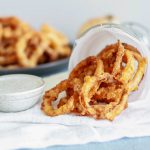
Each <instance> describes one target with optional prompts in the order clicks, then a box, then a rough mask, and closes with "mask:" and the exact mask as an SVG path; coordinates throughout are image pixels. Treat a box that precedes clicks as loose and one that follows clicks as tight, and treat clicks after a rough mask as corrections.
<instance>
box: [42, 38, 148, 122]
mask: <svg viewBox="0 0 150 150" xmlns="http://www.w3.org/2000/svg"><path fill="white" fill-rule="evenodd" d="M146 66H147V59H146V58H144V57H142V55H141V54H140V52H139V51H138V50H137V49H136V48H134V47H133V46H131V45H128V44H126V43H121V42H120V41H119V40H118V42H117V43H115V44H112V45H108V46H106V47H105V48H104V49H103V50H102V51H101V52H100V53H99V54H98V55H97V56H90V57H87V58H85V59H84V60H82V61H81V62H80V63H79V64H77V65H76V66H75V68H74V69H73V70H72V71H71V73H70V75H69V77H68V79H66V80H65V81H62V82H61V83H59V84H58V85H57V86H56V87H54V88H52V89H51V90H49V91H47V92H46V93H45V95H44V97H43V103H42V110H43V111H44V112H45V113H46V114H47V115H49V116H56V115H60V114H66V113H75V114H77V115H81V116H90V117H93V118H95V119H108V120H114V118H115V117H116V116H117V115H119V114H120V113H121V112H122V111H123V110H124V109H125V108H127V106H128V97H129V95H130V93H131V92H132V91H135V90H137V88H138V85H139V83H140V82H141V80H142V78H143V75H144V73H145V70H146ZM62 91H66V95H65V97H62V98H60V100H59V102H58V105H57V109H54V108H53V106H52V101H55V100H56V99H57V97H58V94H59V93H60V92H62Z"/></svg>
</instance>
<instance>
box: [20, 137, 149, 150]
mask: <svg viewBox="0 0 150 150" xmlns="http://www.w3.org/2000/svg"><path fill="white" fill-rule="evenodd" d="M149 149H150V138H149V137H143V138H123V139H120V140H116V141H111V142H104V143H89V144H85V145H72V146H53V147H48V148H44V149H38V150H149ZM21 150H29V149H21Z"/></svg>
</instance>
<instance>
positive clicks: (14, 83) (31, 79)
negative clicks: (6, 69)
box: [0, 74, 44, 94]
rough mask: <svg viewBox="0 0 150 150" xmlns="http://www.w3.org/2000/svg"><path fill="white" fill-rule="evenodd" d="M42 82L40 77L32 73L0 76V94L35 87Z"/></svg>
mask: <svg viewBox="0 0 150 150" xmlns="http://www.w3.org/2000/svg"><path fill="white" fill-rule="evenodd" d="M42 84H44V83H43V82H42V80H41V78H39V77H36V76H32V75H23V74H18V75H17V74H15V75H6V76H1V77H0V94H12V93H18V92H26V91H30V90H33V89H36V88H38V87H40V86H41V85H42Z"/></svg>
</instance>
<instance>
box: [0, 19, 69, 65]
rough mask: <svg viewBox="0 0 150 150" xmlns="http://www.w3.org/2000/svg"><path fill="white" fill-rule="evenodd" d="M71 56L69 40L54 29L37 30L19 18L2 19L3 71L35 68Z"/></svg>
mask: <svg viewBox="0 0 150 150" xmlns="http://www.w3.org/2000/svg"><path fill="white" fill-rule="evenodd" d="M70 53H71V50H70V47H69V40H68V39H67V38H66V37H65V36H64V35H63V34H62V33H60V32H58V31H56V30H55V29H54V28H52V27H49V26H48V25H43V26H42V27H41V29H40V31H35V30H34V29H33V28H31V27H30V26H29V25H28V24H26V23H24V22H22V21H21V20H19V19H18V18H16V17H5V18H0V68H21V67H35V66H37V65H38V64H43V63H48V62H51V61H55V60H58V59H61V58H65V57H69V56H70Z"/></svg>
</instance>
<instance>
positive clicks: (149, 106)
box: [0, 34, 150, 149]
mask: <svg viewBox="0 0 150 150" xmlns="http://www.w3.org/2000/svg"><path fill="white" fill-rule="evenodd" d="M105 35H106V34H105ZM115 35H116V34H115ZM103 38H104V37H103ZM107 38H108V37H106V39H107ZM90 39H92V40H94V38H90ZM95 39H96V38H95ZM101 40H102V39H101ZM78 42H79V41H78ZM107 42H108V41H107ZM92 43H93V41H92ZM81 47H82V46H81ZM81 47H80V48H81ZM88 47H90V46H88ZM77 48H79V47H78V46H77ZM84 48H86V47H84ZM90 48H91V49H92V47H90ZM94 49H95V48H94ZM80 50H81V49H80ZM80 50H79V49H78V50H77V49H76V51H75V52H73V55H72V57H71V61H70V68H72V67H73V66H74V65H75V64H76V63H77V62H76V61H78V58H79V57H78V56H79V55H80V58H81V57H86V56H87V55H88V54H87V53H84V52H83V53H82V52H81V51H80ZM83 50H85V49H83ZM97 50H98V47H97ZM140 50H141V49H140ZM87 52H88V50H87ZM93 53H94V52H93ZM144 55H146V56H147V57H148V59H149V60H150V53H149V51H144ZM80 58H79V59H80ZM67 76H68V73H67V72H66V73H61V74H58V75H53V76H51V77H48V78H45V81H46V83H47V87H46V89H49V88H50V87H53V86H54V85H56V84H57V83H58V82H59V81H61V80H63V79H65V78H67ZM149 77H150V66H148V69H147V73H146V75H145V76H144V79H143V81H142V83H141V84H140V87H139V90H138V91H136V92H134V93H132V94H131V95H130V97H129V105H128V108H127V109H126V110H124V111H123V112H122V113H121V114H120V115H119V116H117V117H116V118H115V120H114V121H113V122H111V121H107V120H94V119H92V118H88V117H81V116H74V115H61V116H57V117H48V116H45V115H44V114H43V113H42V111H41V110H40V103H41V102H39V103H38V104H37V105H35V106H34V107H33V108H31V109H29V110H26V111H23V112H18V113H0V149H16V148H40V147H46V146H52V145H69V144H83V143H87V142H97V141H98V142H104V141H110V140H115V139H119V138H122V137H138V136H149V135H150V127H149V126H150V101H149V99H150V79H149Z"/></svg>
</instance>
